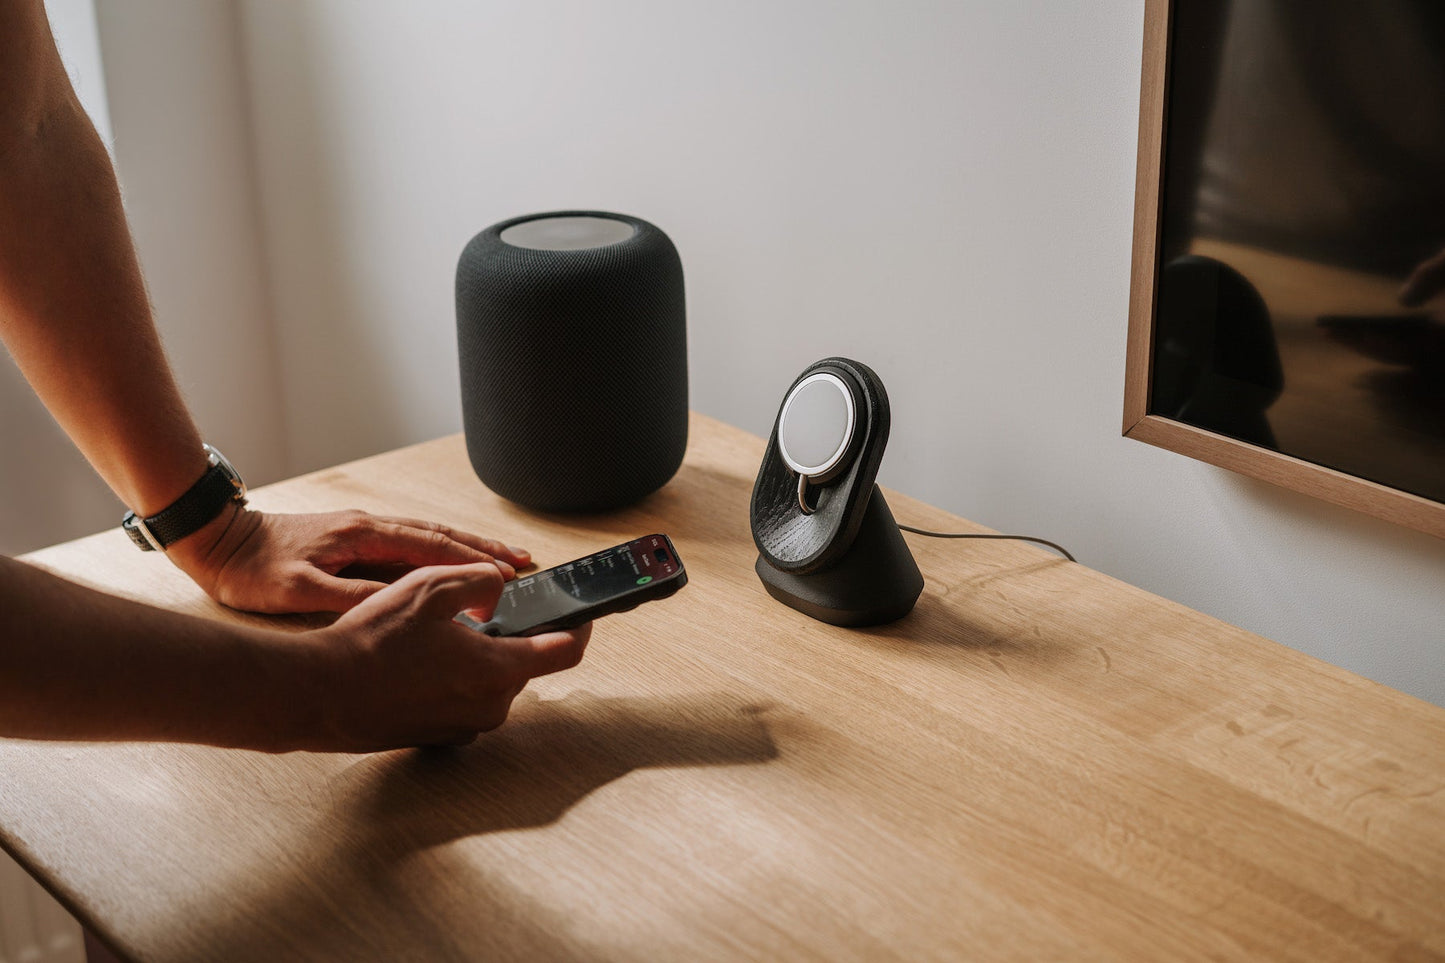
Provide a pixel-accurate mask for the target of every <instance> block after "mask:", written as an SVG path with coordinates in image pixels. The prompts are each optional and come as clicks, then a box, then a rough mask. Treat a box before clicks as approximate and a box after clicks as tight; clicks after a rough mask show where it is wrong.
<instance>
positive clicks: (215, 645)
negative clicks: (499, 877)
mask: <svg viewBox="0 0 1445 963" xmlns="http://www.w3.org/2000/svg"><path fill="white" fill-rule="evenodd" d="M503 584H504V579H503V576H502V573H501V571H500V570H498V569H497V567H496V566H495V565H494V564H492V563H490V562H484V563H478V564H472V565H454V566H433V567H428V568H423V569H419V570H417V571H414V572H411V573H410V574H408V575H406V576H404V577H403V578H402V579H401V580H400V581H398V582H397V583H396V584H394V585H390V586H387V587H386V588H385V589H383V590H382V591H380V592H377V593H375V594H374V595H372V596H370V597H368V598H367V599H366V600H365V601H363V602H361V603H360V604H358V605H357V606H356V607H355V608H353V609H352V610H351V611H350V612H348V613H347V614H346V615H344V616H342V617H341V618H340V619H339V620H337V621H336V622H335V623H334V624H333V625H330V626H328V627H326V628H324V629H315V630H313V631H309V632H301V633H294V634H293V633H284V632H280V631H274V630H268V629H262V628H255V627H249V626H242V625H238V624H235V623H232V622H222V621H212V620H208V619H198V618H194V617H192V616H186V615H181V614H178V613H175V612H168V611H164V610H161V609H154V608H150V607H148V606H145V605H140V604H138V603H135V602H131V601H128V600H125V599H119V598H115V597H113V596H109V595H103V594H101V593H99V592H95V591H92V590H91V589H88V588H84V587H82V586H80V585H76V584H74V583H71V582H67V581H65V580H64V579H61V578H57V577H56V576H54V575H51V574H49V573H47V572H44V571H41V570H40V569H38V568H34V567H32V566H29V565H25V564H23V563H21V562H16V561H14V560H12V559H8V558H4V557H0V736H10V737H21V738H31V739H78V740H131V739H135V740H156V741H171V742H197V743H205V744H209V745H216V746H235V747H242V748H250V749H261V750H266V751H271V752H283V751H287V750H292V749H308V750H319V751H343V752H369V751H373V750H377V749H391V748H398V747H402V746H416V745H433V744H437V743H460V742H466V741H469V740H470V739H472V738H474V737H475V736H476V734H477V733H478V732H482V731H485V730H488V729H493V728H495V727H497V726H499V725H501V724H502V721H503V720H504V719H505V718H506V717H507V713H508V711H509V710H510V708H511V705H512V700H513V699H515V698H516V696H517V694H518V693H520V692H521V691H522V689H523V687H525V686H526V684H527V682H528V680H530V679H532V678H533V677H535V676H538V675H543V674H546V673H549V672H559V671H562V670H564V669H567V668H570V667H572V666H574V665H576V664H577V662H578V661H579V660H580V659H581V658H582V653H583V651H584V650H585V649H586V647H587V640H588V637H589V636H590V634H591V626H590V625H584V626H581V627H579V628H577V629H572V630H569V631H565V632H550V633H547V634H545V635H538V636H533V637H530V638H514V639H508V638H492V637H490V636H485V635H481V634H479V633H477V632H474V631H472V630H471V629H467V628H463V627H462V626H461V625H459V624H457V623H456V622H454V621H453V620H452V617H453V616H454V615H455V614H456V613H457V612H461V611H469V612H473V613H474V614H476V615H478V616H480V617H482V618H485V617H487V616H488V615H490V613H491V612H492V611H493V610H494V608H495V606H496V604H497V599H498V598H499V597H500V596H501V593H502V585H503Z"/></svg>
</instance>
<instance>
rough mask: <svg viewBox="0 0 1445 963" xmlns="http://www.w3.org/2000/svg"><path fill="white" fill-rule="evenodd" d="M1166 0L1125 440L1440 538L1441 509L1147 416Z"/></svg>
mask: <svg viewBox="0 0 1445 963" xmlns="http://www.w3.org/2000/svg"><path fill="white" fill-rule="evenodd" d="M1171 7H1172V4H1171V2H1170V0H1145V4H1144V56H1143V67H1142V79H1141V84H1140V94H1139V157H1138V168H1137V174H1136V178H1135V188H1134V251H1133V261H1132V265H1131V272H1130V283H1129V337H1128V350H1127V356H1126V360H1125V368H1124V435H1126V436H1127V437H1129V438H1134V439H1137V440H1138V441H1143V442H1146V443H1148V444H1151V445H1157V446H1158V447H1160V448H1167V449H1169V450H1170V451H1174V452H1178V453H1180V454H1183V455H1188V456H1189V457H1191V458H1197V459H1199V460H1200V461H1204V462H1208V463H1209V464H1211V465H1217V466H1219V467H1221V468H1227V469H1229V470H1230V471H1235V472H1238V473H1240V474H1242V475H1248V476H1249V477H1251V478H1257V479H1260V480H1262V481H1266V482H1270V483H1272V484H1275V485H1280V486H1282V487H1284V488H1288V489H1292V490H1294V491H1297V492H1302V493H1304V494H1306V495H1311V496H1313V497H1315V498H1321V499H1323V500H1325V501H1327V502H1333V503H1334V504H1336V505H1343V506H1345V507H1347V508H1352V509H1355V510H1356V511H1360V512H1364V513H1365V514H1368V515H1373V516H1375V517H1376V518H1382V519H1385V520H1387V521H1390V522H1394V523H1396V524H1398V525H1404V526H1407V527H1409V528H1413V529H1417V530H1419V531H1422V532H1426V533H1428V534H1430V535H1434V536H1436V537H1437V538H1445V504H1442V503H1440V502H1436V501H1433V500H1431V499H1428V498H1423V497H1421V496H1419V495H1415V494H1412V493H1409V492H1405V491H1400V490H1398V489H1395V488H1391V487H1389V486H1386V485H1381V484H1379V483H1377V482H1372V481H1368V480H1366V479H1363V478H1358V477H1356V476H1354V475H1350V474H1347V473H1345V472H1341V471H1337V470H1335V469H1332V468H1326V467H1323V466H1321V465H1316V464H1314V463H1312V462H1308V461H1304V460H1302V459H1299V458H1294V457H1292V456H1290V455H1285V454H1281V453H1280V452H1277V451H1272V450H1270V449H1268V448H1263V447H1259V446H1257V445H1252V444H1249V443H1248V442H1243V441H1238V440H1236V439H1233V438H1229V437H1226V436H1225V435H1221V434H1216V433H1215V432H1212V431H1207V430H1205V429H1202V428H1196V427H1194V426H1192V425H1188V424H1185V423H1183V422H1180V421H1175V420H1173V419H1170V418H1166V417H1163V416H1161V415H1155V414H1150V413H1149V410H1148V408H1149V396H1150V388H1151V367H1152V358H1153V347H1154V346H1153V335H1154V311H1155V307H1156V291H1155V284H1156V281H1157V261H1158V243H1159V231H1160V220H1161V214H1162V208H1163V204H1162V193H1161V186H1162V184H1163V164H1164V130H1165V111H1166V109H1167V98H1166V93H1167V91H1166V83H1167V78H1168V63H1169V36H1170V30H1169V22H1170V15H1171Z"/></svg>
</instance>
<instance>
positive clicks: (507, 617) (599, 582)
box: [456, 534, 687, 636]
mask: <svg viewBox="0 0 1445 963" xmlns="http://www.w3.org/2000/svg"><path fill="white" fill-rule="evenodd" d="M686 584H687V570H686V569H684V568H683V566H682V559H681V558H679V557H678V554H677V549H675V548H673V546H672V541H671V539H669V538H668V537H667V536H666V535H661V534H657V535H645V536H643V537H642V538H635V539H633V540H632V541H630V542H624V543H623V544H621V545H614V546H613V547H612V548H608V549H604V550H602V551H600V552H594V553H593V554H591V555H587V556H584V557H582V558H579V559H576V560H574V561H571V562H568V563H566V564H565V565H558V566H557V567H555V568H549V569H545V570H543V571H541V572H536V573H534V574H532V575H525V576H521V577H519V578H516V579H513V580H512V581H510V582H508V583H507V584H506V587H505V588H503V589H502V595H501V598H500V599H498V600H497V608H496V611H495V612H494V613H493V614H492V617H491V619H489V620H487V621H486V622H479V621H477V620H476V619H474V618H472V617H471V616H469V615H467V614H466V613H465V612H463V613H461V614H460V615H458V616H457V617H456V621H458V622H460V623H461V624H463V625H465V626H467V627H468V628H472V629H476V630H477V631H479V632H485V633H486V634H488V635H504V636H515V635H537V634H539V633H542V632H551V631H555V630H557V629H569V628H573V627H575V626H578V625H581V624H582V623H584V622H590V621H591V620H593V619H598V618H601V617H602V616H604V615H612V614H614V613H616V612H626V611H628V610H629V609H634V608H636V607H637V606H639V605H641V604H642V603H643V602H650V601H652V600H654V599H661V598H667V597H668V596H669V595H672V594H673V593H674V592H676V591H677V590H678V589H680V588H682V587H683V586H684V585H686Z"/></svg>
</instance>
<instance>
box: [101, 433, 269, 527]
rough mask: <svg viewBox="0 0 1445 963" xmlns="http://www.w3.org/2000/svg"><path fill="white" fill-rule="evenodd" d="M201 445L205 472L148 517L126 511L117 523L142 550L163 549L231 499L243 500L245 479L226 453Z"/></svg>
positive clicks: (207, 519)
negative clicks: (204, 453)
mask: <svg viewBox="0 0 1445 963" xmlns="http://www.w3.org/2000/svg"><path fill="white" fill-rule="evenodd" d="M201 447H202V448H204V449H205V452H206V473H205V474H204V475H202V476H201V480H200V481H198V482H196V483H195V484H194V485H192V486H191V487H190V488H188V489H186V493H185V494H184V495H182V496H181V497H180V498H177V499H176V500H175V501H174V502H172V503H171V504H170V505H169V506H167V507H166V508H163V509H161V510H160V511H158V512H156V513H155V514H154V515H152V516H151V517H149V518H141V517H140V516H139V515H137V514H136V513H135V512H126V513H125V518H124V519H123V520H122V521H121V523H120V527H121V528H123V529H125V533H126V534H127V535H129V536H130V540H131V541H132V542H135V545H136V548H139V549H140V550H141V551H142V552H152V551H154V552H164V551H165V550H166V548H167V546H170V545H173V544H175V543H176V542H179V541H180V540H181V539H183V538H185V537H186V536H187V535H189V534H191V533H192V532H195V531H198V530H200V529H201V528H202V527H204V526H205V525H206V524H207V523H208V522H210V521H211V520H212V519H214V518H215V517H216V516H217V515H219V514H221V512H222V510H224V509H225V507H226V506H227V505H229V504H230V503H231V502H233V501H236V502H240V503H241V504H243V505H244V504H245V503H246V483H245V482H244V481H242V480H241V475H240V473H239V472H237V471H236V469H235V468H234V467H232V465H231V463H230V462H229V461H227V460H226V456H225V455H223V454H221V453H220V452H219V451H217V450H216V449H214V448H212V447H211V446H210V445H202V446H201Z"/></svg>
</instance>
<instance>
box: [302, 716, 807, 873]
mask: <svg viewBox="0 0 1445 963" xmlns="http://www.w3.org/2000/svg"><path fill="white" fill-rule="evenodd" d="M765 711H766V707H764V706H759V705H756V704H752V703H748V702H746V701H744V700H742V699H738V698H736V697H733V696H730V695H727V694H725V693H709V694H705V695H698V696H692V697H685V698H680V699H679V698H675V697H674V698H666V699H661V698H601V697H599V696H595V695H592V694H591V693H586V692H578V693H574V694H572V695H569V696H567V697H566V698H564V699H557V700H550V701H542V700H540V699H538V698H537V697H536V696H535V695H532V694H530V693H525V694H523V696H522V697H521V698H519V699H518V700H517V702H516V704H515V706H514V708H513V710H512V716H511V718H510V719H509V720H508V722H507V723H506V725H504V726H502V727H501V728H500V729H498V730H496V731H494V732H491V733H487V734H485V735H483V736H482V737H481V738H480V739H478V740H477V741H476V742H475V743H473V744H471V745H469V746H466V747H463V748H459V749H444V748H435V749H421V750H415V751H409V752H404V753H387V754H384V755H379V756H373V757H368V758H367V759H365V760H363V761H362V762H359V763H357V764H356V765H355V766H352V767H350V768H349V769H347V770H346V771H345V772H344V773H342V774H341V775H340V776H339V777H338V779H337V782H336V783H335V784H334V785H333V786H332V790H333V793H334V795H333V798H334V799H336V807H335V810H334V811H333V812H332V813H331V814H330V818H332V819H336V818H340V819H342V820H344V821H345V822H346V823H349V824H350V826H351V829H352V830H353V831H354V832H356V833H357V835H358V836H359V838H362V839H365V840H366V841H367V845H368V846H371V847H376V848H377V849H380V850H382V851H385V852H386V853H387V854H388V855H389V856H390V857H392V858H397V857H399V856H401V855H403V854H405V853H407V852H411V851H415V850H417V849H424V848H428V847H431V846H435V845H439V844H441V843H445V842H448V841H450V840H453V839H459V838H461V837H464V836H472V835H478V834H481V833H490V832H497V831H499V830H509V829H523V828H528V827H536V826H544V825H547V824H549V823H553V822H556V821H557V820H558V819H560V818H561V817H562V815H563V814H564V813H565V812H566V811H567V810H568V809H570V808H571V807H572V806H574V805H576V804H577V802H579V801H580V800H581V799H583V798H584V797H586V796H587V795H588V794H590V793H592V792H593V791H595V790H596V789H598V788H600V787H602V786H604V785H606V784H607V783H609V782H611V781H613V780H614V779H618V778H620V777H622V776H625V775H626V774H627V773H629V772H631V771H633V770H634V769H642V768H646V767H673V766H716V765H731V764H739V763H756V762H766V761H767V760H770V759H773V758H775V757H776V756H777V754H778V752H777V748H776V746H775V745H774V743H773V739H772V736H771V735H770V733H769V731H768V728H767V725H766V723H765V722H764V720H763V714H764V712H765Z"/></svg>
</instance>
